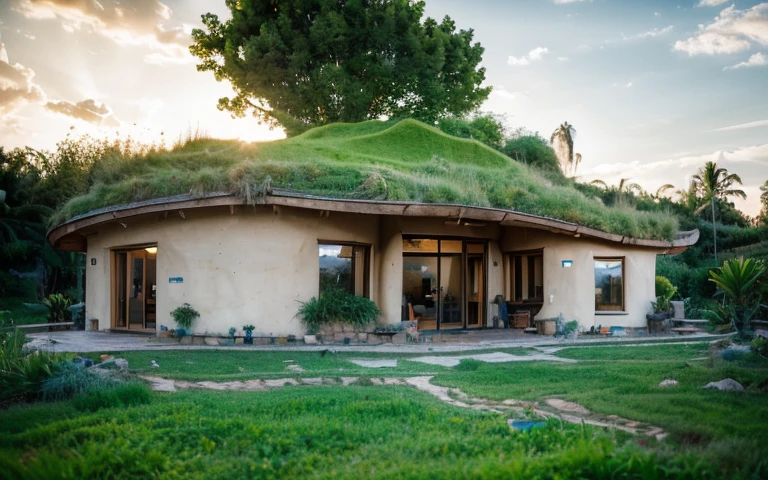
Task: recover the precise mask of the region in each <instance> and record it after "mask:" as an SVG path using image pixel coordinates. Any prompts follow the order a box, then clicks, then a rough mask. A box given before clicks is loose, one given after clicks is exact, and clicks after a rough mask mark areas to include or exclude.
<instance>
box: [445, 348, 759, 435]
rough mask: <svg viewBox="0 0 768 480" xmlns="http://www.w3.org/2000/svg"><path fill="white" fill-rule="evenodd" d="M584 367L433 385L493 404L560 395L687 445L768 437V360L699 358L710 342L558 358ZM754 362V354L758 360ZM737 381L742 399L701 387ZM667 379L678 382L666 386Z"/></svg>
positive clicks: (449, 375) (534, 366)
mask: <svg viewBox="0 0 768 480" xmlns="http://www.w3.org/2000/svg"><path fill="white" fill-rule="evenodd" d="M557 355H558V356H562V357H564V358H574V359H579V362H578V363H573V364H562V363H554V362H551V363H550V362H534V363H527V362H526V363H515V364H494V365H490V364H481V365H479V367H478V368H477V369H476V370H475V371H473V372H472V374H471V375H467V374H464V373H462V372H455V371H448V372H446V373H441V374H439V375H437V376H436V377H435V378H434V379H433V383H435V384H438V385H443V386H450V387H458V388H460V389H461V390H462V391H464V392H465V393H467V394H470V395H474V396H480V397H484V398H489V399H493V400H503V399H508V398H512V399H519V400H542V399H545V398H547V397H553V396H556V397H558V398H563V399H566V400H570V401H573V402H577V403H579V404H581V405H583V406H585V407H586V408H588V409H590V410H592V411H594V412H597V413H603V414H612V415H619V416H622V417H625V418H629V419H632V420H637V421H642V422H647V423H650V424H653V425H658V426H660V427H662V428H664V429H666V430H667V431H669V432H671V433H672V434H673V435H674V437H675V438H677V439H678V440H682V441H696V442H699V441H708V440H714V439H716V438H735V437H741V438H750V437H753V436H757V435H763V434H764V432H765V429H766V427H767V426H768V422H767V421H759V422H756V421H755V419H766V418H768V388H767V387H768V361H766V360H765V359H753V360H744V361H741V362H726V361H723V360H716V361H712V360H708V361H698V360H697V361H693V360H692V359H693V358H696V357H702V356H706V355H707V344H696V345H664V346H643V347H580V348H571V349H566V350H563V351H561V352H559V353H557ZM752 358H754V357H752ZM724 378H733V379H734V380H736V381H738V382H739V383H741V384H742V385H744V387H745V388H746V389H747V392H746V393H743V394H735V393H726V392H720V391H717V390H705V389H703V388H702V387H703V386H704V385H706V384H707V383H710V382H716V381H719V380H722V379H724ZM665 379H673V380H677V381H678V382H679V385H678V386H676V387H671V388H660V387H659V386H658V384H659V383H660V382H661V381H662V380H665Z"/></svg>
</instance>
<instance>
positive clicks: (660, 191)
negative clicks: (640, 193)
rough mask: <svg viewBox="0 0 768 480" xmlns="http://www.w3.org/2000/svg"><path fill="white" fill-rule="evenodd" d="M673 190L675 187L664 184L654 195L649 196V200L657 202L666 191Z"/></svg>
mask: <svg viewBox="0 0 768 480" xmlns="http://www.w3.org/2000/svg"><path fill="white" fill-rule="evenodd" d="M673 188H675V186H674V185H672V184H671V183H665V184H664V185H662V186H660V187H659V188H657V189H656V193H655V194H654V195H651V198H653V200H655V201H659V200H661V199H662V197H664V194H665V193H666V192H667V190H672V189H673Z"/></svg>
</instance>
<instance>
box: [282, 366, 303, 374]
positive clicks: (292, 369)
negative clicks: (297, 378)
mask: <svg viewBox="0 0 768 480" xmlns="http://www.w3.org/2000/svg"><path fill="white" fill-rule="evenodd" d="M285 369H286V370H290V371H292V372H299V373H301V372H303V371H304V369H303V368H301V365H288V366H287V367H285Z"/></svg>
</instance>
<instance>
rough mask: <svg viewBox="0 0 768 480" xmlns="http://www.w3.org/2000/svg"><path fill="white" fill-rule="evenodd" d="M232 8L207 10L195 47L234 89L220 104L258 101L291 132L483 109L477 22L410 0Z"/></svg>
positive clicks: (284, 2) (301, 0) (268, 118)
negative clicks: (439, 14)
mask: <svg viewBox="0 0 768 480" xmlns="http://www.w3.org/2000/svg"><path fill="white" fill-rule="evenodd" d="M226 4H227V7H229V9H230V11H231V12H232V18H231V19H230V20H227V21H225V22H222V21H220V20H219V18H218V16H216V15H214V14H211V13H207V14H205V15H203V16H202V21H203V24H204V26H205V28H203V29H195V30H193V32H192V37H193V39H194V44H193V45H192V46H191V47H190V51H191V52H192V54H193V55H195V56H197V57H198V58H199V59H200V61H201V63H200V64H199V65H198V66H197V69H198V70H199V71H211V72H213V74H214V75H215V77H216V79H217V80H220V81H221V80H228V81H229V82H230V83H231V84H232V88H233V89H234V91H235V95H234V96H233V97H231V98H228V97H225V98H221V99H219V105H218V106H219V108H220V109H222V110H229V111H230V112H232V114H233V115H236V116H242V115H244V114H245V113H247V112H248V111H251V112H252V113H253V114H254V115H255V116H256V117H257V118H258V119H260V120H262V121H264V122H267V123H268V124H270V125H278V124H280V125H282V126H283V127H285V128H286V131H287V132H288V134H289V135H290V134H294V133H298V132H301V131H303V130H305V129H306V128H308V127H311V126H315V125H322V124H325V123H329V122H337V121H343V122H357V121H361V120H366V119H373V118H379V117H381V116H390V117H399V116H411V117H415V118H417V119H420V120H424V121H428V122H434V121H435V120H437V119H439V118H443V117H445V116H448V115H457V116H461V115H464V114H466V113H468V112H471V111H473V110H475V109H476V108H477V107H478V106H479V105H480V103H482V102H483V101H484V100H485V99H486V98H487V97H488V94H489V93H490V88H488V87H486V88H483V87H481V86H480V85H481V84H482V82H483V81H484V80H485V69H484V68H478V65H479V64H480V61H481V60H482V55H483V50H484V49H483V47H482V46H481V45H480V44H479V43H472V38H473V31H472V30H459V31H457V30H456V25H455V24H454V22H453V21H452V20H451V19H450V18H449V17H447V16H446V17H445V18H444V19H443V21H442V22H441V23H438V22H436V21H435V20H433V19H431V18H426V19H425V20H423V21H422V15H423V12H424V2H422V1H416V2H414V1H412V0H226Z"/></svg>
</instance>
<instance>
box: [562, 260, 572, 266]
mask: <svg viewBox="0 0 768 480" xmlns="http://www.w3.org/2000/svg"><path fill="white" fill-rule="evenodd" d="M562 264H563V268H571V267H572V266H573V260H562Z"/></svg>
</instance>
